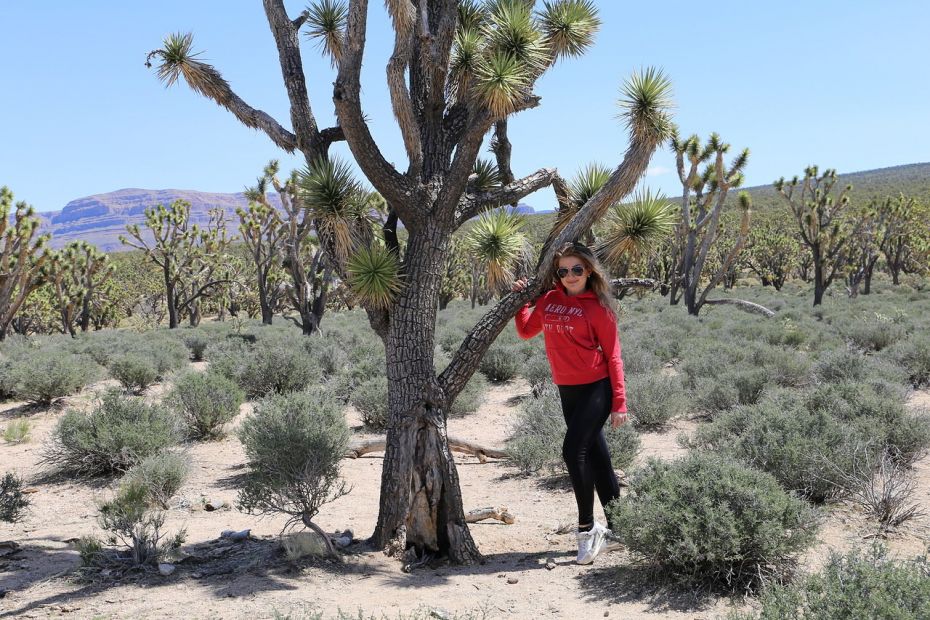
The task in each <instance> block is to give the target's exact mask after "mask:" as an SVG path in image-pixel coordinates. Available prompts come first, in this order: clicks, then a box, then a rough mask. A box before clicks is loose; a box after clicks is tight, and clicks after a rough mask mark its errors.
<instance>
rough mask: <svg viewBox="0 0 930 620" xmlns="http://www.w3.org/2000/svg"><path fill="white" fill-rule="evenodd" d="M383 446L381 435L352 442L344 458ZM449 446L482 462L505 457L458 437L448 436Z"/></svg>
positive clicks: (356, 455) (491, 449) (504, 453)
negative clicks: (376, 437)
mask: <svg viewBox="0 0 930 620" xmlns="http://www.w3.org/2000/svg"><path fill="white" fill-rule="evenodd" d="M384 448H385V439H384V438H383V437H382V438H378V439H371V440H368V441H358V442H352V444H351V445H350V446H349V449H348V450H347V451H346V458H350V459H357V458H358V457H360V456H362V455H365V454H369V453H371V452H384ZM449 448H451V449H452V451H453V452H460V453H463V454H468V455H470V456H474V457H476V458H477V459H478V460H479V461H480V462H482V463H486V462H487V461H488V459H489V458H492V459H505V458H507V453H506V452H504V451H503V450H497V449H495V448H488V447H487V446H482V445H479V444H476V443H474V442H472V441H466V440H465V439H459V438H458V437H449Z"/></svg>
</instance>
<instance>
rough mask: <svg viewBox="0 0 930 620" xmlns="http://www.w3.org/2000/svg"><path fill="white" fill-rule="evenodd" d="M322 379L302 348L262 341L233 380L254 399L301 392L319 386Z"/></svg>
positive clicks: (319, 369) (321, 374)
mask: <svg viewBox="0 0 930 620" xmlns="http://www.w3.org/2000/svg"><path fill="white" fill-rule="evenodd" d="M322 378H323V371H322V369H321V368H320V366H319V364H318V363H317V362H316V360H315V359H314V358H313V356H312V355H310V354H309V353H307V351H306V350H305V349H303V348H301V347H297V346H294V345H293V344H291V345H290V346H288V345H287V344H285V343H283V342H274V341H261V342H259V343H258V344H257V345H256V346H255V347H254V348H253V349H252V351H251V352H250V353H249V355H248V357H247V358H246V360H245V363H244V364H243V366H242V367H241V370H240V372H239V375H238V377H237V378H236V380H237V383H238V384H239V385H240V386H241V387H242V389H243V390H245V393H246V396H247V397H248V398H256V397H262V396H267V395H269V394H286V393H288V392H296V391H300V390H304V389H306V388H308V387H310V386H314V385H318V384H319V383H320V382H321V381H322Z"/></svg>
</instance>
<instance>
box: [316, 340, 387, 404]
mask: <svg viewBox="0 0 930 620" xmlns="http://www.w3.org/2000/svg"><path fill="white" fill-rule="evenodd" d="M348 358H349V359H348V361H347V362H346V364H345V366H344V367H343V370H342V372H340V373H338V374H337V375H336V376H335V377H332V378H331V380H330V391H331V392H332V393H333V394H334V395H336V396H337V397H338V398H339V399H340V400H342V401H343V402H344V403H345V402H349V401H350V400H351V396H352V395H353V394H354V393H355V391H356V390H357V389H358V387H359V386H360V385H361V384H362V383H364V382H366V381H369V380H371V379H373V378H377V377H382V378H383V377H385V369H386V364H385V359H384V347H382V346H381V345H380V343H374V342H364V343H361V344H358V345H356V346H354V347H353V348H352V349H351V350H350V351H349V356H348Z"/></svg>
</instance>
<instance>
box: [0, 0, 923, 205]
mask: <svg viewBox="0 0 930 620" xmlns="http://www.w3.org/2000/svg"><path fill="white" fill-rule="evenodd" d="M370 4H371V7H372V8H371V9H370V10H371V17H370V19H371V26H370V28H369V30H370V32H369V43H368V47H367V51H366V59H365V70H364V72H363V89H364V90H363V101H364V103H365V107H366V112H367V114H368V115H369V117H370V118H371V122H372V129H373V133H374V134H375V137H376V139H377V140H378V141H379V143H380V144H381V145H382V150H383V151H384V152H385V154H386V155H387V157H388V159H390V160H393V161H396V162H398V163H400V162H403V160H404V156H403V147H402V144H401V141H400V135H399V133H398V131H397V129H396V127H395V124H394V120H393V116H392V114H391V111H390V105H389V102H388V95H387V90H386V86H385V84H384V65H385V62H386V60H387V56H388V54H389V51H390V48H391V44H392V39H391V36H390V31H389V29H388V28H389V27H388V23H387V18H386V15H385V14H384V12H383V9H382V3H381V2H378V1H377V0H372V2H371V3H370ZM540 4H541V2H540ZM598 5H599V6H600V9H601V18H602V20H603V22H604V24H603V27H602V29H601V32H600V33H599V35H598V40H597V43H596V45H595V47H594V48H593V49H592V50H591V51H590V52H589V53H588V54H587V55H586V56H585V57H583V58H581V59H575V60H570V61H567V62H564V63H561V64H559V65H558V66H556V67H555V68H554V69H553V70H552V71H550V72H549V74H547V75H546V76H544V77H543V79H542V80H541V81H540V83H539V84H538V87H537V89H536V90H537V93H538V94H540V95H541V96H542V98H543V103H542V106H541V107H540V108H538V109H536V110H530V111H527V112H524V113H522V114H521V115H519V116H518V117H516V118H515V119H513V120H512V121H511V140H512V142H513V144H514V155H513V163H514V171H515V172H516V173H517V174H528V173H530V172H533V171H535V170H536V169H538V168H541V167H548V166H555V167H558V168H559V170H560V171H561V172H562V174H563V175H565V176H571V175H573V174H574V173H575V172H576V171H577V170H578V169H579V168H581V167H582V166H583V165H584V164H586V163H588V162H591V161H599V162H602V163H604V164H608V165H611V166H613V165H616V164H617V163H618V162H619V161H620V159H621V157H622V154H623V151H624V149H625V147H626V139H625V134H624V130H623V127H622V126H621V124H620V123H619V122H618V121H617V119H616V114H617V108H616V99H617V96H618V89H619V86H620V84H621V83H622V82H623V80H624V79H625V78H626V77H627V76H629V75H630V74H631V73H632V72H633V71H635V70H636V69H638V68H640V67H643V66H649V65H655V66H660V67H662V68H663V69H664V70H665V71H666V72H667V73H668V74H669V76H670V77H671V79H672V81H673V83H674V88H675V101H676V105H677V108H676V110H675V117H676V122H677V123H678V124H679V127H680V128H681V131H682V133H684V134H691V133H698V134H699V135H701V136H706V135H707V134H709V133H710V132H711V131H717V132H719V133H720V134H721V136H722V137H723V138H724V139H725V140H726V141H728V142H729V143H731V144H732V145H733V147H734V150H737V149H741V148H743V147H749V148H750V149H751V151H752V156H751V159H750V163H749V165H748V167H747V168H746V177H747V179H746V180H747V185H760V184H767V183H770V182H771V181H773V180H774V179H775V178H777V177H779V176H783V175H784V176H792V175H794V174H799V173H801V171H802V169H803V167H804V166H806V165H807V164H809V163H816V164H819V165H820V166H822V167H831V168H836V169H837V170H839V171H840V172H844V171H846V172H852V171H857V170H866V169H871V168H880V167H885V166H893V165H898V164H906V163H915V162H925V161H930V69H928V62H927V61H928V54H927V47H926V27H927V24H930V3H927V2H920V1H917V0H904V1H895V0H888V1H887V2H883V3H879V2H866V1H859V2H856V1H853V2H839V1H833V0H830V1H821V2H817V1H810V2H795V1H786V2H778V3H775V2H765V3H761V2H760V3H748V2H730V1H721V2H716V3H711V4H706V3H704V4H701V3H694V2H677V1H674V2H671V1H670V2H653V3H632V2H613V1H601V2H598ZM287 6H288V9H289V11H290V12H291V13H292V14H296V13H297V12H299V11H300V10H301V9H302V8H303V6H304V3H303V2H288V3H287ZM711 9H713V10H711ZM0 24H3V35H2V36H0V75H2V76H3V90H4V93H3V97H2V103H0V145H2V146H0V185H8V186H9V187H10V188H11V189H12V190H13V191H14V193H15V194H16V197H17V199H22V200H26V201H27V202H29V203H31V204H33V205H34V206H35V207H36V209H37V210H39V211H51V210H58V209H61V208H62V207H63V206H64V205H65V204H66V203H67V202H68V201H69V200H72V199H74V198H79V197H83V196H87V195H91V194H97V193H104V192H109V191H113V190H117V189H121V188H125V187H141V188H148V189H163V188H178V189H197V190H203V191H216V192H234V191H240V190H241V189H242V188H243V187H244V186H246V185H250V184H252V183H253V182H254V178H255V177H256V176H257V175H258V174H259V173H260V171H261V169H262V167H263V166H264V165H265V163H267V161H268V160H269V159H271V158H279V159H281V160H282V164H283V166H282V167H283V168H284V169H285V170H289V169H291V168H295V167H299V166H300V165H302V162H301V161H300V160H298V159H297V158H295V157H290V156H287V155H286V154H284V153H283V152H281V151H279V150H278V149H277V148H276V147H275V146H274V145H273V144H272V143H271V142H270V141H269V140H268V139H267V138H266V137H265V136H264V135H263V134H260V133H258V132H255V131H253V130H250V129H247V128H245V127H244V126H242V125H240V124H239V122H238V121H236V120H235V119H234V118H233V117H232V115H230V114H229V113H228V112H226V111H225V110H222V109H221V108H219V107H217V106H216V105H215V104H214V103H213V102H211V101H208V100H207V99H204V98H202V97H200V96H198V95H195V94H193V93H192V92H191V91H190V90H189V89H188V88H187V86H186V85H184V84H180V85H177V86H175V87H173V88H170V89H166V88H165V87H164V86H163V85H162V84H161V83H159V81H158V80H157V79H156V77H155V75H154V72H153V70H150V69H146V68H145V66H144V64H143V63H144V60H145V54H146V52H148V51H150V50H152V49H155V48H157V47H159V46H160V44H161V40H162V38H163V37H164V35H166V34H168V33H170V32H174V31H185V32H186V31H192V32H193V33H194V37H195V48H196V49H198V50H202V51H203V56H202V58H204V59H205V60H207V61H209V62H211V63H212V64H214V66H216V67H217V68H218V69H219V70H220V71H221V72H222V73H223V75H224V76H225V77H226V79H227V80H229V82H230V83H231V84H232V86H233V88H234V90H235V91H236V92H237V93H238V94H239V95H240V96H241V97H242V98H243V99H245V100H246V101H247V102H248V103H249V104H251V105H253V106H254V107H257V108H261V109H263V110H265V111H267V112H269V113H270V114H272V115H273V116H274V117H275V118H277V119H278V120H279V121H280V122H281V123H282V124H284V125H285V126H287V125H289V115H288V111H287V99H286V95H285V93H284V89H283V86H282V82H281V74H280V69H279V67H278V65H277V53H276V50H275V47H274V42H273V40H272V38H271V35H270V33H269V30H268V26H267V22H266V21H265V18H264V13H263V10H262V7H261V2H260V1H259V0H249V1H246V0H224V1H219V0H186V1H184V2H182V1H176V0H162V1H159V2H141V1H138V0H125V1H118V0H109V1H103V0H83V1H82V2H72V1H68V0H56V1H52V0H46V1H43V2H40V1H35V2H13V1H11V0H3V1H2V2H0ZM304 61H305V71H306V72H307V74H308V78H309V87H310V97H311V102H312V104H313V107H314V112H315V114H316V115H317V118H318V120H319V122H320V125H321V126H329V125H332V124H333V123H334V119H333V106H332V101H331V92H332V81H333V79H334V73H333V71H332V69H331V68H330V66H329V63H328V61H325V60H323V59H322V58H321V57H320V56H319V54H318V53H317V51H316V50H315V49H314V47H313V45H312V44H311V43H309V42H307V43H306V44H305V45H304ZM336 151H337V152H339V153H342V154H344V155H345V156H348V150H347V149H346V148H345V147H344V145H343V146H341V147H339V148H337V149H336ZM673 167H674V162H673V159H672V157H671V156H670V155H669V154H668V152H667V151H665V152H661V153H659V154H658V155H657V156H656V157H655V158H654V160H653V165H652V168H651V170H650V174H649V176H648V177H647V179H646V183H647V184H649V185H651V186H652V187H654V188H657V189H660V190H663V191H665V192H666V193H667V194H669V195H677V194H679V193H680V188H679V185H678V180H677V176H676V175H675V173H674V172H672V168H673ZM527 202H528V203H530V204H532V205H534V206H535V207H537V208H551V206H552V203H553V202H554V201H553V199H552V195H551V191H550V190H544V191H542V192H540V193H538V194H537V195H535V196H531V197H530V198H529V199H528V200H527Z"/></svg>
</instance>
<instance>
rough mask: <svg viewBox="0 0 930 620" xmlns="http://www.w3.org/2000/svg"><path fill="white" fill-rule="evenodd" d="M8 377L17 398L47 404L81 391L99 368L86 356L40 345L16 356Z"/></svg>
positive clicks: (94, 376)
mask: <svg viewBox="0 0 930 620" xmlns="http://www.w3.org/2000/svg"><path fill="white" fill-rule="evenodd" d="M7 372H8V376H7V379H6V381H8V382H9V383H10V384H11V385H12V392H13V395H14V396H15V397H16V398H19V399H22V400H25V401H28V402H31V403H35V404H36V405H48V404H51V402H52V401H54V400H57V399H59V398H63V397H65V396H68V395H70V394H74V393H76V392H78V391H80V389H81V388H83V387H84V386H85V385H87V384H88V383H90V382H92V381H93V380H94V379H95V378H97V376H98V372H99V368H98V367H97V365H96V364H94V363H93V361H92V360H90V359H89V358H87V357H84V356H81V355H68V354H67V353H62V352H61V351H54V350H51V349H44V350H42V349H40V350H37V351H34V352H31V353H30V354H29V355H21V356H18V357H16V358H14V359H13V360H12V361H11V363H10V364H9V367H8V369H7Z"/></svg>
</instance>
